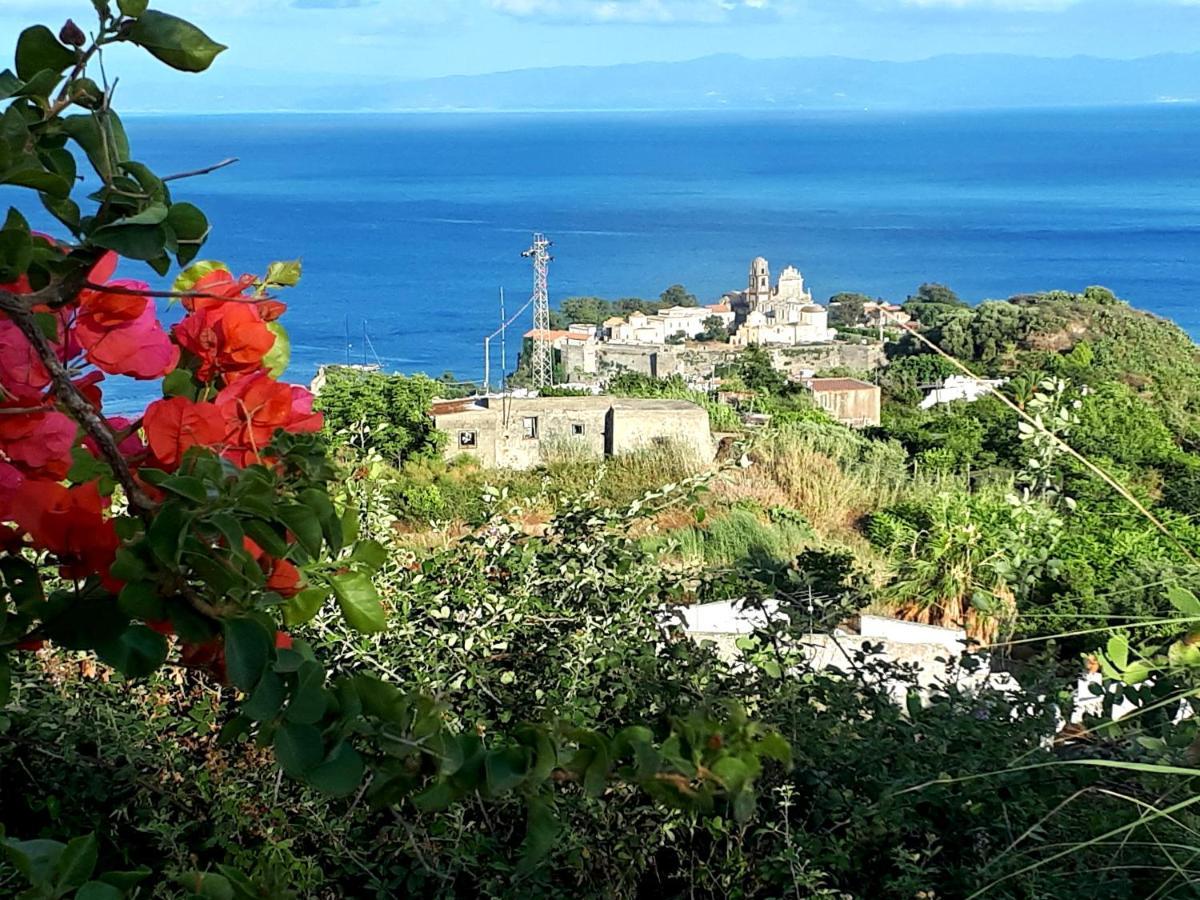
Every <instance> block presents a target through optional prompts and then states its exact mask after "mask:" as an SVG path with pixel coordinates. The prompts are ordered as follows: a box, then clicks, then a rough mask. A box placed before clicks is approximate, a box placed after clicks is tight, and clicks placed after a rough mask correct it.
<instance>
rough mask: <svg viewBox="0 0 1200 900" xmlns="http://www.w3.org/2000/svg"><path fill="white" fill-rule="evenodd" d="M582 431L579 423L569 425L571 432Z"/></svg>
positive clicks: (577, 433)
mask: <svg viewBox="0 0 1200 900" xmlns="http://www.w3.org/2000/svg"><path fill="white" fill-rule="evenodd" d="M583 431H584V428H583V426H582V425H580V424H579V423H575V424H573V425H572V426H571V434H575V435H579V434H583Z"/></svg>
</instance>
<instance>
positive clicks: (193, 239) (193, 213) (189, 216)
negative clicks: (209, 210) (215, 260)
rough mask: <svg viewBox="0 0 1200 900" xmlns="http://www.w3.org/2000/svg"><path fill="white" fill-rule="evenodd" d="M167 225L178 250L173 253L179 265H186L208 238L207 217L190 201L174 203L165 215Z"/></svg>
mask: <svg viewBox="0 0 1200 900" xmlns="http://www.w3.org/2000/svg"><path fill="white" fill-rule="evenodd" d="M167 225H169V226H170V227H171V229H172V230H173V231H174V232H175V237H176V239H177V240H178V242H179V251H178V252H177V253H176V254H175V256H176V258H177V259H178V260H179V264H180V265H181V266H186V265H187V264H188V263H190V262H191V261H192V260H193V259H195V258H196V254H197V253H199V252H200V248H201V247H202V246H203V245H204V242H205V240H207V239H208V232H209V224H208V218H207V217H206V216H205V215H204V213H203V212H201V211H200V209H199V207H197V206H193V205H192V204H191V203H176V204H174V205H173V206H172V207H171V212H170V214H169V215H168V216H167Z"/></svg>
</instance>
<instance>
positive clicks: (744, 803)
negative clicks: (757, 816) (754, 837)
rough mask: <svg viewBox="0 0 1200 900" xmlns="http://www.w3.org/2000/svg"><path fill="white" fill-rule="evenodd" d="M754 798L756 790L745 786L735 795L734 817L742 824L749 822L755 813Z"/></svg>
mask: <svg viewBox="0 0 1200 900" xmlns="http://www.w3.org/2000/svg"><path fill="white" fill-rule="evenodd" d="M754 800H755V798H754V791H752V790H750V789H749V788H743V789H742V790H740V791H738V792H737V793H736V794H735V795H734V797H733V817H734V819H736V820H737V821H738V822H739V823H740V824H743V825H744V824H745V823H746V822H749V821H750V818H751V817H752V816H753V815H754Z"/></svg>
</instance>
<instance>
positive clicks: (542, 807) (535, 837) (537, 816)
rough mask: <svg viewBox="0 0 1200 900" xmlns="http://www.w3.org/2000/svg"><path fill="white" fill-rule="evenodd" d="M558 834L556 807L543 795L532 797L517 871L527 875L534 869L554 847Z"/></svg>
mask: <svg viewBox="0 0 1200 900" xmlns="http://www.w3.org/2000/svg"><path fill="white" fill-rule="evenodd" d="M558 834H559V822H558V817H557V816H556V815H555V814H554V807H553V806H552V805H551V804H550V803H549V802H548V801H547V800H546V799H544V798H543V797H533V798H531V799H530V801H529V810H528V815H527V817H526V820H525V840H524V842H523V843H522V844H521V861H520V863H518V864H517V872H518V873H519V874H522V875H525V874H528V873H529V872H531V871H533V869H534V868H536V867H537V864H538V863H540V862H541V861H542V860H543V859H545V858H546V856H547V854H549V853H550V851H551V850H552V849H554V844H555V842H556V841H557V840H558Z"/></svg>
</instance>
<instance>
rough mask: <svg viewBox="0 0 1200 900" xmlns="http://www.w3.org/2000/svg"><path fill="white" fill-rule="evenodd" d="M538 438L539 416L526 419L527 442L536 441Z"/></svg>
mask: <svg viewBox="0 0 1200 900" xmlns="http://www.w3.org/2000/svg"><path fill="white" fill-rule="evenodd" d="M537 436H538V421H537V416H526V417H525V440H527V441H536V440H537Z"/></svg>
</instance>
